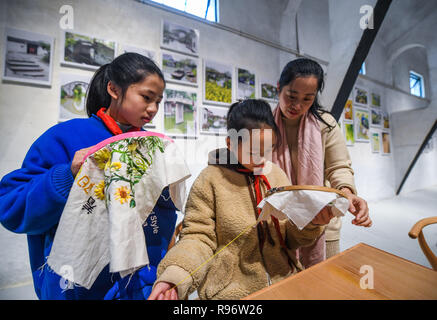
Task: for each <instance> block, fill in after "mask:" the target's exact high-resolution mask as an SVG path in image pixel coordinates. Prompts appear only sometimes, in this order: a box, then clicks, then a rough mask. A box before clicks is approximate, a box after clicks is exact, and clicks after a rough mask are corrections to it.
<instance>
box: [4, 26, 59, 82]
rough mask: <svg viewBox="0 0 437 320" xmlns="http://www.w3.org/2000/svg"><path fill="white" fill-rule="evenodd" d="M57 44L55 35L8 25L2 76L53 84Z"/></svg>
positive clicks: (9, 79) (8, 78)
mask: <svg viewBox="0 0 437 320" xmlns="http://www.w3.org/2000/svg"><path fill="white" fill-rule="evenodd" d="M53 44H54V38H53V37H49V36H46V35H43V34H39V33H34V32H29V31H22V30H18V29H12V28H6V30H5V38H4V48H5V51H4V55H3V75H2V79H3V80H7V81H14V82H19V83H32V84H38V85H44V86H51V84H52V70H53V48H54V45H53Z"/></svg>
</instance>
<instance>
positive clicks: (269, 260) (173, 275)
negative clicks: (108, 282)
mask: <svg viewBox="0 0 437 320" xmlns="http://www.w3.org/2000/svg"><path fill="white" fill-rule="evenodd" d="M227 121H228V133H229V132H231V131H230V130H232V129H234V130H236V131H237V132H241V130H242V129H246V130H247V131H248V132H249V133H250V135H249V138H250V139H244V137H243V138H239V140H238V143H232V141H235V140H231V138H230V137H229V136H228V137H227V139H226V142H227V146H228V149H219V150H215V151H213V152H211V153H210V157H209V158H210V159H209V165H208V167H207V168H205V169H204V170H203V171H202V172H201V173H200V175H199V176H198V177H197V179H196V180H195V182H194V184H193V186H192V188H191V191H190V194H189V197H188V200H187V204H186V208H185V218H184V221H183V228H182V231H181V236H180V240H179V241H178V242H177V243H176V245H175V246H174V247H173V248H172V249H171V250H170V251H169V252H168V253H167V255H166V256H165V257H164V259H163V260H162V261H161V263H160V264H159V266H158V271H157V281H156V282H155V286H154V289H153V291H152V293H151V295H150V297H149V299H158V300H159V299H178V298H179V299H184V298H186V297H187V295H188V294H189V293H191V292H193V291H194V290H196V289H197V290H198V294H199V298H200V299H240V298H243V297H245V296H247V295H249V294H251V293H253V292H255V291H258V290H260V289H262V288H264V287H266V286H268V285H270V284H272V283H275V282H277V281H279V280H281V279H283V278H285V277H288V276H290V275H291V274H294V273H296V272H298V271H300V270H302V265H301V263H300V262H299V261H298V259H296V256H295V252H296V249H297V248H299V247H301V246H308V245H311V244H312V243H313V242H314V240H315V239H316V238H317V237H318V236H320V234H322V232H323V230H324V225H326V224H327V223H328V222H329V220H330V219H331V218H332V215H331V214H330V213H329V212H328V213H326V212H324V211H323V212H322V213H320V214H318V215H317V216H316V218H314V220H313V221H312V222H311V223H309V224H308V225H307V226H306V227H305V228H304V229H303V230H301V231H299V229H298V228H297V227H296V226H295V225H294V224H292V223H291V222H289V220H284V221H278V220H277V219H275V218H272V220H269V221H268V223H266V222H264V223H262V224H258V225H257V226H256V227H255V222H256V219H257V217H258V215H259V209H257V208H256V206H257V204H258V203H259V201H260V200H261V198H262V197H263V196H264V195H265V193H266V191H267V190H268V189H270V188H272V187H278V186H284V185H290V181H289V179H288V178H287V176H286V174H285V173H284V172H283V171H282V170H281V169H280V168H279V167H278V166H276V165H275V164H273V163H271V162H266V161H265V160H264V159H265V158H268V157H269V155H271V153H272V150H273V148H274V147H275V145H276V144H277V143H279V141H278V142H277V137H278V134H277V132H278V129H277V127H276V125H275V122H274V119H273V115H272V112H271V109H270V106H269V105H268V104H267V103H266V102H264V101H262V100H245V101H243V102H239V103H235V104H233V105H232V106H231V107H230V109H229V112H228V118H227ZM257 129H259V130H257ZM255 132H257V133H258V134H254V133H255ZM268 138H271V141H272V142H273V143H270V146H269V144H268V143H267V144H265V143H264V140H265V139H268ZM254 142H255V143H254ZM247 145H248V146H249V147H247V148H246V146H247ZM256 146H260V147H259V148H257V147H256ZM264 146H267V147H264ZM231 150H232V151H231Z"/></svg>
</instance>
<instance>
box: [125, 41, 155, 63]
mask: <svg viewBox="0 0 437 320" xmlns="http://www.w3.org/2000/svg"><path fill="white" fill-rule="evenodd" d="M119 47H120V51H119V55H121V54H123V53H126V52H135V53H139V54H142V55H143V56H145V57H147V58H149V59H151V60H153V61H155V63H157V62H158V61H156V60H155V58H156V55H155V51H152V50H147V49H144V48H139V47H134V46H129V45H127V44H123V45H120V46H119Z"/></svg>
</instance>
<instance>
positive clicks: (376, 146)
mask: <svg viewBox="0 0 437 320" xmlns="http://www.w3.org/2000/svg"><path fill="white" fill-rule="evenodd" d="M370 137H371V138H370V145H371V148H372V152H373V153H379V152H380V149H381V139H380V137H379V132H375V131H373V132H371V133H370Z"/></svg>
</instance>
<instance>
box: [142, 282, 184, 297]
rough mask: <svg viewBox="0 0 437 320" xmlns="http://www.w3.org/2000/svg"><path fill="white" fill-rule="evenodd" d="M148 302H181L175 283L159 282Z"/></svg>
mask: <svg viewBox="0 0 437 320" xmlns="http://www.w3.org/2000/svg"><path fill="white" fill-rule="evenodd" d="M147 300H179V297H178V292H177V289H176V287H175V285H174V284H173V283H170V282H158V283H157V284H156V285H155V287H154V288H153V290H152V293H151V294H150V296H149V298H148V299H147Z"/></svg>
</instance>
